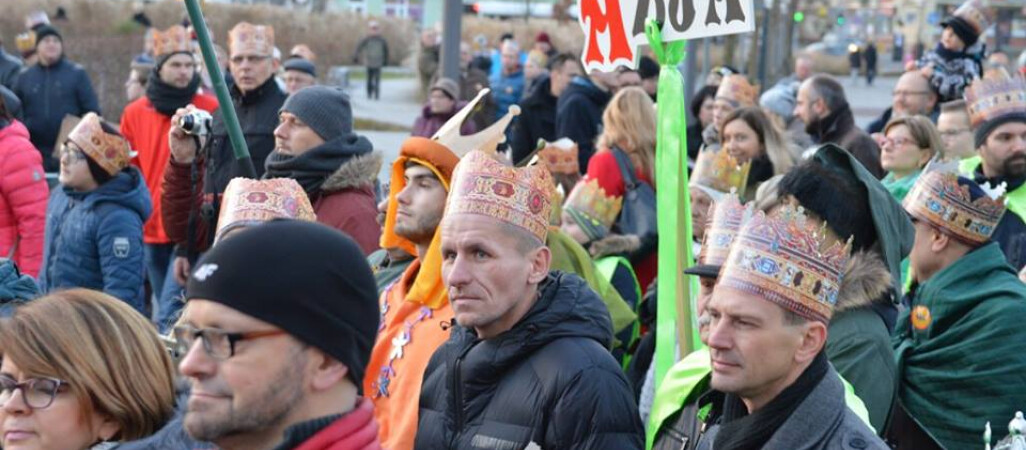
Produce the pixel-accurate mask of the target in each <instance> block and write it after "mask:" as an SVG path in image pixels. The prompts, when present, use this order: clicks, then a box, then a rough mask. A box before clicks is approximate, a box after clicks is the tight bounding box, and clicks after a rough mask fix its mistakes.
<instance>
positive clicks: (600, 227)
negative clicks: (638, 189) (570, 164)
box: [563, 179, 623, 240]
mask: <svg viewBox="0 0 1026 450" xmlns="http://www.w3.org/2000/svg"><path fill="white" fill-rule="evenodd" d="M622 207H623V197H619V196H612V195H607V194H606V190H605V189H602V187H601V186H599V183H598V180H595V179H583V180H581V181H579V182H578V183H577V185H575V186H574V190H572V191H570V196H569V197H567V199H566V203H565V204H564V205H563V210H564V211H566V212H567V213H568V214H570V216H571V217H573V218H574V221H575V222H577V225H579V226H580V227H581V230H582V231H584V233H585V234H587V235H588V238H589V239H591V240H596V239H602V238H603V237H605V236H606V234H607V233H609V229H610V228H612V227H613V222H616V216H617V215H619V214H620V208H622Z"/></svg>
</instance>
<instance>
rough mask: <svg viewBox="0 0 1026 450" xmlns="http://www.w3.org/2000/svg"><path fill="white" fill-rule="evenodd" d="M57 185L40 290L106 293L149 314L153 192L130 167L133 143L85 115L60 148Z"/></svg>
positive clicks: (48, 218) (52, 197)
mask: <svg viewBox="0 0 1026 450" xmlns="http://www.w3.org/2000/svg"><path fill="white" fill-rule="evenodd" d="M60 155H61V171H60V177H59V180H60V183H61V184H60V186H58V187H57V188H55V189H54V190H53V193H52V194H51V195H50V203H49V205H48V206H47V211H46V237H45V244H44V248H43V268H42V269H41V270H40V272H39V286H40V288H42V290H43V291H44V292H49V291H53V290H57V289H65V288H72V287H83V288H88V289H94V290H98V291H103V292H105V293H107V294H110V295H112V296H114V297H117V298H119V299H121V300H123V301H125V302H126V303H128V304H129V305H132V307H134V308H135V309H136V310H138V311H139V312H140V313H144V314H145V312H146V299H145V297H144V294H143V275H142V274H143V232H142V230H143V222H144V221H145V220H146V218H147V217H149V215H150V211H151V209H152V208H151V206H150V195H149V192H147V190H146V184H145V183H144V181H143V177H142V174H141V173H139V170H138V169H136V168H135V167H130V166H129V161H130V160H131V158H132V156H131V151H130V149H129V146H128V142H127V141H125V139H124V138H123V137H122V136H121V135H120V134H119V133H118V132H117V130H116V129H115V128H114V127H113V126H111V125H109V124H107V123H106V122H103V121H102V120H101V119H100V116H97V115H96V114H92V113H89V114H86V115H85V117H83V118H82V120H81V121H80V122H79V123H78V125H76V126H75V128H74V129H72V130H71V133H70V134H69V135H68V139H67V141H65V142H64V143H63V145H62V146H61V151H60Z"/></svg>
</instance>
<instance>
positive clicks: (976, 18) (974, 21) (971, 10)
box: [951, 0, 994, 36]
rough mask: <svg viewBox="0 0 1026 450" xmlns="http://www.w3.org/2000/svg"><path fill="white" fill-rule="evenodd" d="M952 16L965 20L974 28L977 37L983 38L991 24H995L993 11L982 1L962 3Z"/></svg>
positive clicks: (975, 0) (972, 0) (973, 0)
mask: <svg viewBox="0 0 1026 450" xmlns="http://www.w3.org/2000/svg"><path fill="white" fill-rule="evenodd" d="M951 15H953V16H955V17H958V18H960V19H962V20H964V21H965V22H966V23H967V24H969V26H971V27H973V31H975V32H976V35H977V36H982V35H983V32H984V31H987V28H990V24H991V23H993V22H994V17H993V15H994V13H993V11H992V10H991V9H990V8H988V7H987V6H986V5H984V4H983V2H982V1H980V0H969V1H967V2H965V3H962V5H961V6H959V7H958V9H956V10H955V12H953V13H952V14H951Z"/></svg>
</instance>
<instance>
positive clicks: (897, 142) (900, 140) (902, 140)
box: [880, 136, 918, 147]
mask: <svg viewBox="0 0 1026 450" xmlns="http://www.w3.org/2000/svg"><path fill="white" fill-rule="evenodd" d="M886 144H890V145H892V146H895V147H904V146H906V145H909V144H912V145H918V144H916V141H915V139H909V138H906V137H895V138H889V137H886V136H884V137H881V138H880V146H881V147H883V146H884V145H886Z"/></svg>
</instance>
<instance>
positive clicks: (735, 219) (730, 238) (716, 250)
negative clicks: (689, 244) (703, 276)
mask: <svg viewBox="0 0 1026 450" xmlns="http://www.w3.org/2000/svg"><path fill="white" fill-rule="evenodd" d="M710 209H711V210H712V214H710V219H709V224H708V225H706V227H705V236H703V237H702V251H701V253H699V255H698V264H704V265H710V266H717V267H720V266H723V263H724V262H726V261H727V256H728V255H729V254H730V245H731V244H733V243H734V238H735V237H737V233H738V231H740V230H741V225H742V224H744V223H745V222H747V221H748V220H749V219H750V218H751V217H752V214H753V213H754V211H755V208H754V206H753V204H752V203H749V204H748V206H745V205H742V204H741V199H740V198H739V197H738V195H737V193H736V192H730V193H729V194H726V195H724V196H723V197H722V198H721V199H720V200H719V201H717V202H716V203H713V205H712V206H711V207H710Z"/></svg>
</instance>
